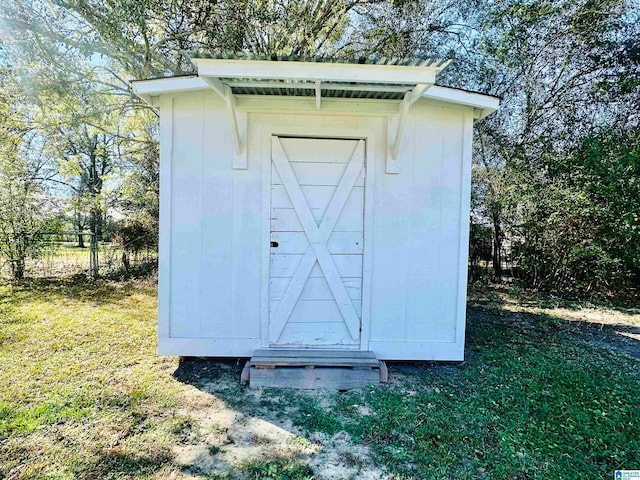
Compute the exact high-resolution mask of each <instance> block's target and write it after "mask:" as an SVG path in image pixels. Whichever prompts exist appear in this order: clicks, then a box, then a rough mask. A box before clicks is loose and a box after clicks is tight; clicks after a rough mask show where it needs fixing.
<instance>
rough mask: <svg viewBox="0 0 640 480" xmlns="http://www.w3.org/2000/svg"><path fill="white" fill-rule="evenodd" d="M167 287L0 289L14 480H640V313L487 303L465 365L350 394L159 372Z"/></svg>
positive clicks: (211, 374)
mask: <svg viewBox="0 0 640 480" xmlns="http://www.w3.org/2000/svg"><path fill="white" fill-rule="evenodd" d="M155 320H156V288H155V284H154V283H153V282H151V281H129V282H119V283H118V282H104V281H101V282H97V283H91V282H87V281H85V282H78V283H73V282H70V281H69V282H65V281H33V282H25V283H22V284H15V285H11V284H0V478H7V479H9V478H10V479H14V478H16V479H18V478H20V479H22V478H29V479H36V478H38V479H64V478H86V479H93V478H114V479H115V478H118V479H119V478H202V479H205V478H209V479H222V478H229V479H245V478H246V479H260V478H270V479H312V478H314V479H316V480H317V479H322V478H336V479H339V478H345V479H347V478H354V479H355V478H370V479H373V478H394V479H409V478H413V479H428V478H437V479H441V478H451V479H464V478H469V479H471V478H487V479H492V478H497V479H513V478H517V479H550V478H567V479H568V478H576V479H577V478H589V479H595V478H612V475H613V471H614V470H615V469H640V313H639V312H638V311H633V310H612V309H609V310H606V309H602V308H600V309H599V308H595V307H589V308H584V307H581V306H576V305H568V306H567V305H549V304H540V303H535V302H525V303H523V302H518V301H516V300H514V298H513V297H512V296H509V295H508V293H505V292H498V293H496V292H495V291H487V292H484V293H481V294H480V295H476V296H475V297H473V298H472V300H471V301H470V307H469V327H468V331H467V360H466V361H465V362H464V363H462V364H437V365H434V364H428V363H420V362H413V363H392V364H391V365H390V383H389V384H387V385H385V386H382V387H380V388H368V389H363V390H359V391H351V392H347V393H334V392H322V391H319V392H304V391H287V390H270V389H264V390H250V389H248V388H246V387H244V386H241V385H239V384H238V379H239V372H240V369H241V367H242V362H238V361H236V360H227V361H212V360H202V359H182V360H180V359H177V358H160V357H157V356H156V355H155Z"/></svg>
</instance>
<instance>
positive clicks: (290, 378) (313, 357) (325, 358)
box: [242, 349, 387, 390]
mask: <svg viewBox="0 0 640 480" xmlns="http://www.w3.org/2000/svg"><path fill="white" fill-rule="evenodd" d="M242 380H243V381H248V382H249V385H250V386H251V387H276V388H302V389H316V388H326V389H333V390H349V389H352V388H359V387H363V386H366V385H372V384H373V385H377V384H379V383H381V382H386V380H387V369H386V365H385V364H384V362H380V361H379V360H378V359H377V358H376V356H375V354H374V353H373V352H359V351H352V350H351V351H350V350H311V349H298V350H296V349H291V350H285V349H261V350H256V351H255V352H254V354H253V357H251V360H249V361H248V362H247V364H246V365H245V367H244V370H243V372H242Z"/></svg>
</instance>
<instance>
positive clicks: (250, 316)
mask: <svg viewBox="0 0 640 480" xmlns="http://www.w3.org/2000/svg"><path fill="white" fill-rule="evenodd" d="M171 103H172V107H173V108H172V113H173V114H172V122H166V121H165V122H164V123H172V132H171V144H172V145H173V146H172V149H171V155H170V163H171V165H170V183H171V185H170V187H171V188H170V189H169V191H170V200H169V201H170V205H169V206H167V205H166V204H163V205H162V207H161V208H162V209H163V212H162V213H161V218H163V219H164V223H169V225H170V227H169V228H166V226H164V225H162V224H161V236H164V237H165V238H163V239H162V240H164V241H165V243H167V244H169V245H170V247H169V250H170V253H169V255H165V256H164V257H163V259H162V260H161V263H163V262H168V263H169V268H168V269H165V270H168V271H169V274H168V276H169V277H170V278H162V276H161V278H160V282H161V287H162V284H163V283H164V284H167V283H168V284H169V287H168V288H165V289H164V290H163V289H162V288H161V289H160V290H161V291H162V292H165V293H164V294H165V295H166V294H168V295H169V297H170V298H169V301H168V302H167V301H163V299H162V298H161V299H160V306H159V308H160V309H161V310H162V309H166V308H167V307H168V309H169V313H168V315H166V314H164V312H163V311H160V312H159V317H163V316H168V317H169V329H168V330H169V331H168V338H167V335H159V352H160V353H161V354H181V355H249V354H251V352H252V350H253V349H254V348H257V347H259V340H258V339H259V338H260V297H259V295H258V294H256V293H255V292H259V291H260V258H259V251H260V250H259V246H260V245H259V242H260V239H259V236H258V235H256V232H259V229H260V222H261V214H260V205H261V192H260V181H261V170H260V166H259V165H254V168H253V169H249V170H240V171H238V170H234V169H233V168H232V160H233V143H232V138H231V133H230V130H229V126H228V117H227V115H226V111H225V104H224V103H223V102H222V101H221V100H219V99H218V97H217V96H216V95H215V94H214V93H210V92H194V93H189V94H180V95H175V96H174V97H173V98H172V99H171ZM161 114H162V112H161ZM161 124H162V120H161ZM165 133H166V132H161V136H163V135H165ZM167 143H168V142H163V143H162V144H161V149H162V148H163V147H165V148H167V147H166V144H167ZM163 153H165V155H163V157H162V158H163V161H166V160H167V155H166V152H163ZM165 183H168V182H167V181H165ZM165 203H168V202H165ZM167 209H168V210H169V215H167V214H166V212H165V211H164V210H167ZM162 214H164V215H162ZM167 216H169V220H167ZM162 240H161V242H162ZM234 258H240V259H241V261H234ZM161 270H162V265H161ZM247 292H249V293H247ZM223 339H224V340H225V341H219V340H223Z"/></svg>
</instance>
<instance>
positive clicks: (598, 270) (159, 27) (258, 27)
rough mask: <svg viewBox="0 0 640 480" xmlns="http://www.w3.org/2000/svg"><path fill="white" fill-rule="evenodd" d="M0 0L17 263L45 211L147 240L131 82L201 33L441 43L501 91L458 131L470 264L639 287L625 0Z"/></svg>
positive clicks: (631, 32)
mask: <svg viewBox="0 0 640 480" xmlns="http://www.w3.org/2000/svg"><path fill="white" fill-rule="evenodd" d="M1 3H2V9H1V10H0V31H1V32H2V37H1V40H0V82H1V84H2V92H1V95H2V106H1V107H0V115H1V116H2V127H1V128H2V130H1V132H0V183H2V184H3V185H5V187H4V188H3V189H2V192H1V193H0V196H1V197H2V198H1V201H0V209H1V210H2V211H1V212H0V213H2V215H0V218H2V220H0V230H1V232H0V243H1V244H2V245H3V246H2V247H0V251H1V252H2V254H3V255H4V257H5V258H6V259H7V261H8V262H9V263H11V265H13V266H14V267H15V268H14V269H13V274H14V276H16V277H20V276H21V275H22V274H23V273H21V272H20V264H21V262H23V261H24V259H25V258H29V257H30V256H34V255H37V242H30V241H29V239H33V238H34V235H35V236H37V234H38V233H39V232H42V231H44V230H45V229H51V228H52V225H54V224H55V225H58V226H59V228H67V229H73V230H79V231H89V232H91V233H93V234H95V235H96V236H100V237H101V236H105V237H107V238H110V236H111V233H113V232H115V233H116V238H118V239H120V241H121V242H124V243H123V245H124V246H125V248H126V247H127V246H128V245H129V243H128V242H130V241H132V240H136V241H138V243H139V241H140V237H141V238H143V239H144V242H146V244H147V246H148V245H152V244H153V243H154V242H155V238H156V236H157V218H158V146H157V129H156V128H157V127H156V124H157V117H156V115H155V113H154V112H153V111H151V110H150V109H149V108H148V107H147V106H146V105H144V104H143V103H141V102H140V101H139V100H138V99H137V98H135V96H133V95H132V93H131V88H130V81H131V80H139V79H144V78H150V77H160V76H167V75H179V74H184V73H188V72H190V71H192V70H193V67H192V65H191V64H190V62H189V59H188V52H190V51H193V50H196V49H200V50H207V51H225V52H235V53H258V54H267V55H301V56H306V55H309V56H311V55H327V56H351V57H363V56H364V57H370V56H373V57H377V56H388V57H399V56H424V57H427V56H428V57H441V58H451V59H453V60H454V63H453V64H452V66H451V67H449V68H448V69H447V70H446V71H445V72H444V74H443V75H442V76H441V78H440V82H441V83H442V84H444V85H449V86H454V87H459V88H466V89H471V90H478V91H482V92H485V93H488V94H492V95H497V96H500V97H502V99H503V100H502V107H501V109H500V111H499V112H497V113H496V114H494V115H492V116H490V117H488V118H487V119H485V120H483V121H480V122H478V123H477V124H476V129H475V146H474V169H473V197H472V205H473V213H472V218H471V221H472V223H473V227H472V245H471V251H472V260H473V262H472V263H473V265H474V266H475V267H474V268H475V270H472V278H473V279H474V280H478V279H480V280H484V281H491V280H493V281H501V280H502V279H503V277H505V276H507V277H511V278H513V280H514V281H516V282H518V283H519V284H521V285H522V286H524V287H527V288H531V289H534V290H539V291H545V292H551V293H554V294H559V295H563V296H573V297H589V298H596V297H597V298H617V299H630V298H637V296H638V286H639V285H640V236H639V228H640V207H639V202H638V198H639V196H638V194H639V193H640V192H639V188H640V187H639V186H638V185H639V182H640V180H639V174H640V166H639V152H640V130H639V128H640V126H639V115H638V112H639V111H640V109H639V107H640V21H639V20H640V6H639V5H638V3H637V2H635V1H632V0H579V1H568V0H560V1H551V0H473V1H461V0H220V1H218V2H209V1H204V0H200V1H187V0H178V1H169V0H144V1H139V2H130V1H127V0H107V1H98V0H65V1H63V0H54V1H41V0H2V2H1ZM6 185H11V186H12V188H8V187H7V186H6ZM14 186H15V187H16V188H13V187H14ZM18 186H19V187H18ZM41 205H45V206H46V208H41V207H39V206H41ZM56 219H57V220H56ZM132 232H136V233H135V238H132V237H131V233H132ZM127 235H128V236H127ZM16 239H20V241H19V242H18V241H16ZM127 239H128V240H127ZM78 240H79V243H81V241H80V239H78ZM136 248H140V246H139V245H138V247H136ZM21 259H22V260H21ZM485 264H488V266H489V268H486V267H485ZM12 268H13V267H12Z"/></svg>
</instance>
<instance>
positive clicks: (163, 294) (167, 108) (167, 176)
mask: <svg viewBox="0 0 640 480" xmlns="http://www.w3.org/2000/svg"><path fill="white" fill-rule="evenodd" d="M172 154H173V97H172V96H170V95H164V96H163V97H162V98H161V101H160V238H159V245H158V255H159V257H160V258H162V259H166V260H167V261H164V262H160V263H159V265H158V339H163V338H168V337H169V335H170V318H171V312H170V310H171V306H170V305H171V302H170V300H171V261H170V260H169V259H170V258H171V157H172ZM160 353H162V352H160Z"/></svg>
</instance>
